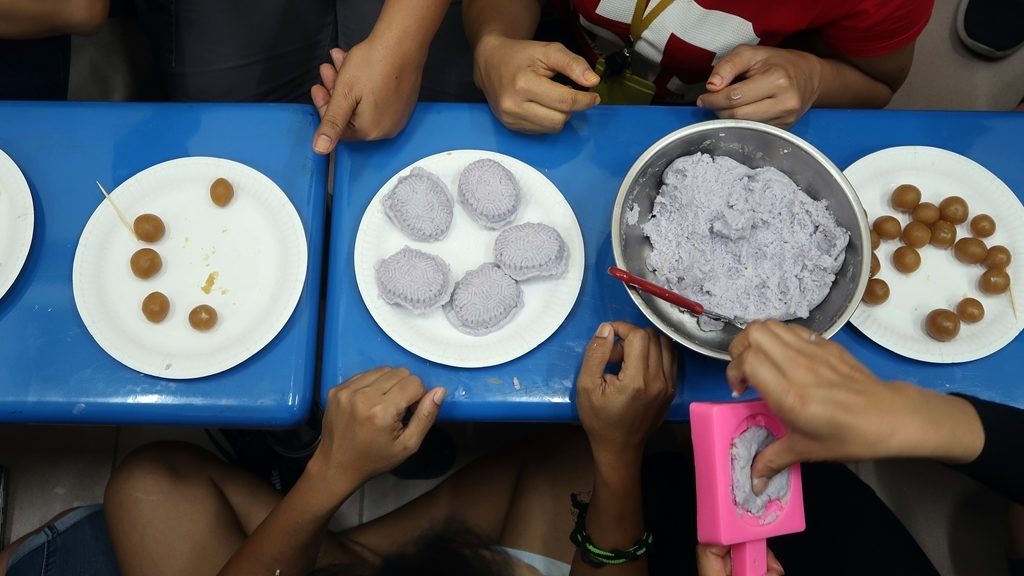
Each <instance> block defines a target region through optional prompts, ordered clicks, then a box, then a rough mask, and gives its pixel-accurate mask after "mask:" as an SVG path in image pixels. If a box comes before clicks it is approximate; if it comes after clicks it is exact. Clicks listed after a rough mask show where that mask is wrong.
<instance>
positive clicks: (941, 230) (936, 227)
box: [929, 220, 956, 249]
mask: <svg viewBox="0 0 1024 576" xmlns="http://www.w3.org/2000/svg"><path fill="white" fill-rule="evenodd" d="M929 242H931V244H932V246H935V247H936V248H942V249H946V248H949V247H950V246H952V245H953V244H954V243H955V242H956V226H954V225H952V224H950V223H949V222H946V221H945V220H939V221H938V222H936V223H935V224H932V238H931V240H929Z"/></svg>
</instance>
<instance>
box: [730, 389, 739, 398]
mask: <svg viewBox="0 0 1024 576" xmlns="http://www.w3.org/2000/svg"><path fill="white" fill-rule="evenodd" d="M729 396H732V397H733V398H739V397H740V396H741V394H740V393H739V391H738V390H733V391H732V392H730V393H729Z"/></svg>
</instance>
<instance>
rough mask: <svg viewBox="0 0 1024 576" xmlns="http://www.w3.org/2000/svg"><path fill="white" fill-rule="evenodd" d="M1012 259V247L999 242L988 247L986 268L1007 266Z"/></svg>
mask: <svg viewBox="0 0 1024 576" xmlns="http://www.w3.org/2000/svg"><path fill="white" fill-rule="evenodd" d="M1012 261H1013V254H1011V253H1010V249H1009V248H1007V247H1006V246H1003V245H1001V244H997V245H995V246H993V247H991V248H989V249H988V254H986V255H985V261H984V262H983V264H984V265H985V268H1007V267H1009V266H1010V262H1012Z"/></svg>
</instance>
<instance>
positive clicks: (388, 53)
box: [310, 34, 426, 154]
mask: <svg viewBox="0 0 1024 576" xmlns="http://www.w3.org/2000/svg"><path fill="white" fill-rule="evenodd" d="M425 59H426V54H422V55H420V54H407V53H405V52H403V51H402V50H395V49H394V47H393V46H391V45H389V44H385V43H382V42H379V41H378V39H377V38H375V37H374V36H373V34H371V35H370V37H369V38H367V39H366V40H364V41H363V42H360V43H359V44H356V45H355V46H353V47H352V49H351V50H349V51H348V52H347V53H346V52H345V51H343V50H341V49H340V48H334V49H332V50H331V61H332V62H331V63H330V64H328V63H324V64H321V65H320V79H321V81H322V84H318V85H316V86H313V88H312V89H311V90H310V96H311V98H312V100H313V105H314V106H315V107H316V109H317V112H318V113H319V114H320V126H319V127H317V130H316V134H315V135H314V136H313V149H314V150H315V151H316V152H317V153H318V154H329V153H330V152H331V150H334V147H335V146H336V145H337V143H338V140H339V139H342V140H380V139H383V138H392V137H394V136H395V135H397V134H398V133H399V132H401V131H402V128H403V127H405V123H406V122H407V121H408V120H409V116H410V115H411V114H412V110H413V108H414V107H415V105H416V100H417V98H418V96H419V90H420V81H421V80H422V77H423V64H424V62H425V61H426V60H425Z"/></svg>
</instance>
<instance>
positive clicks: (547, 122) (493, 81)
mask: <svg viewBox="0 0 1024 576" xmlns="http://www.w3.org/2000/svg"><path fill="white" fill-rule="evenodd" d="M540 8H541V5H540V2H539V1H538V0H466V1H465V2H464V3H463V5H462V18H463V21H464V25H465V28H466V37H467V38H468V39H469V45H470V46H471V47H472V48H473V80H474V81H475V82H476V85H477V86H478V87H480V89H481V90H483V92H484V94H485V95H486V96H487V103H488V104H489V105H490V107H491V110H492V111H493V112H494V115H495V116H497V118H498V119H499V120H501V122H502V124H504V125H505V126H507V127H508V128H510V129H512V130H517V131H520V132H528V133H545V132H558V131H560V130H561V129H562V127H563V126H564V125H565V123H566V122H567V121H568V120H569V117H570V116H571V114H572V113H573V112H579V111H582V110H586V109H588V108H591V107H593V106H595V105H597V103H598V102H599V101H600V98H599V97H598V96H597V94H594V93H592V92H587V91H583V90H573V89H572V88H570V87H568V86H564V85H562V84H559V83H558V82H555V81H554V80H552V78H554V77H555V76H556V75H558V74H564V75H565V76H567V77H568V78H569V79H570V80H572V81H573V82H575V83H576V84H579V85H580V86H583V87H586V88H591V87H593V86H596V85H597V83H598V81H599V80H600V78H598V76H597V74H595V73H594V71H593V70H591V69H590V65H589V64H587V61H586V60H584V59H583V58H581V57H580V56H578V55H576V54H573V53H572V52H570V51H569V49H567V48H566V47H565V46H563V45H561V44H557V43H548V42H535V41H533V40H531V38H533V34H534V32H536V30H537V23H538V22H539V21H540Z"/></svg>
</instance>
